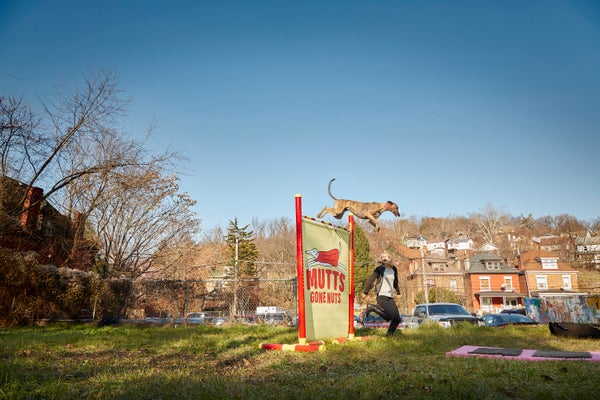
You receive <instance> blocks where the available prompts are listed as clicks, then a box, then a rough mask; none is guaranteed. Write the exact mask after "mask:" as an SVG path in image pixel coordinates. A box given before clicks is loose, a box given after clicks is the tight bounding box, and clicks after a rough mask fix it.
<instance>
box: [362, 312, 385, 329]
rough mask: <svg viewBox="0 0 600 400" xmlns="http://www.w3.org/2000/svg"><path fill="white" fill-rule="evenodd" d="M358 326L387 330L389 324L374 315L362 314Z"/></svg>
mask: <svg viewBox="0 0 600 400" xmlns="http://www.w3.org/2000/svg"><path fill="white" fill-rule="evenodd" d="M358 326H360V327H364V328H387V327H388V326H390V323H389V321H386V320H385V319H383V318H382V317H381V316H380V315H377V314H375V313H365V312H362V313H361V314H360V317H359V321H358Z"/></svg>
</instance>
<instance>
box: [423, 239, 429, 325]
mask: <svg viewBox="0 0 600 400" xmlns="http://www.w3.org/2000/svg"><path fill="white" fill-rule="evenodd" d="M421 273H422V274H423V293H424V294H425V313H426V315H427V318H429V289H428V288H427V276H426V275H425V254H424V252H423V244H421Z"/></svg>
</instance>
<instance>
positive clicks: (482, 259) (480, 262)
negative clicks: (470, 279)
mask: <svg viewBox="0 0 600 400" xmlns="http://www.w3.org/2000/svg"><path fill="white" fill-rule="evenodd" d="M487 261H492V262H497V263H498V269H494V270H490V269H488V268H486V262H487ZM518 272H519V271H517V270H516V269H514V268H512V267H509V266H508V265H506V263H505V262H504V260H502V258H501V257H500V256H499V255H497V254H494V253H490V252H482V253H477V254H475V255H474V256H473V257H471V258H469V270H468V271H467V273H468V274H506V273H512V274H516V273H518Z"/></svg>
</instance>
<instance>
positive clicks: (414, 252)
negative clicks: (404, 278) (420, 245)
mask: <svg viewBox="0 0 600 400" xmlns="http://www.w3.org/2000/svg"><path fill="white" fill-rule="evenodd" d="M393 247H394V250H396V251H397V252H398V254H400V256H402V257H404V258H408V259H409V260H415V259H419V258H421V250H419V249H411V248H409V247H407V246H404V245H396V246H393Z"/></svg>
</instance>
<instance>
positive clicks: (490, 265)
mask: <svg viewBox="0 0 600 400" xmlns="http://www.w3.org/2000/svg"><path fill="white" fill-rule="evenodd" d="M485 268H486V269H488V270H491V271H493V270H499V269H500V263H499V262H498V261H486V262H485Z"/></svg>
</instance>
